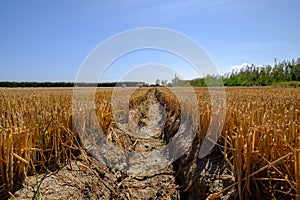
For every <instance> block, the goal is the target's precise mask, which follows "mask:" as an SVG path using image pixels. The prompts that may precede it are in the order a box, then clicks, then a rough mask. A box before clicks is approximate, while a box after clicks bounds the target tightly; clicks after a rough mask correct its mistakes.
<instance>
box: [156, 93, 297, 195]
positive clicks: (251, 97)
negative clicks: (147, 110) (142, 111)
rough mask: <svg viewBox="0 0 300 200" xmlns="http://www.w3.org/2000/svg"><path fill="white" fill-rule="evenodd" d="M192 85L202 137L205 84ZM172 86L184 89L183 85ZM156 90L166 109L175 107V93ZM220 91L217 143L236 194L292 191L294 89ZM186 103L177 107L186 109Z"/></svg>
mask: <svg viewBox="0 0 300 200" xmlns="http://www.w3.org/2000/svg"><path fill="white" fill-rule="evenodd" d="M194 89H195V93H196V94H197V96H198V101H199V102H198V104H199V108H200V125H199V131H198V132H199V134H200V137H199V138H202V139H203V138H204V136H205V134H206V132H207V129H208V126H209V124H210V122H211V120H212V119H211V116H212V114H211V112H212V108H211V103H210V97H209V92H208V90H207V88H194ZM177 90H178V91H177V92H178V93H182V95H183V96H184V95H185V89H184V88H177ZM159 92H160V94H161V96H162V97H161V98H162V99H163V101H164V102H166V104H167V105H168V107H169V109H170V110H173V112H177V113H179V112H180V109H179V105H178V102H176V97H175V96H174V95H173V94H171V93H170V91H169V90H167V89H163V88H162V89H159ZM226 95H227V106H226V110H227V112H226V118H225V123H224V127H223V131H222V137H221V139H220V140H219V146H221V147H222V150H223V152H224V153H223V155H224V159H225V160H226V161H227V162H228V163H229V165H230V166H231V168H232V169H231V170H232V171H233V172H234V175H235V178H236V181H237V182H236V184H234V185H233V186H235V185H237V189H238V193H239V197H240V198H242V199H250V198H251V197H255V196H256V197H259V196H260V195H268V196H269V197H270V196H273V197H274V198H275V196H276V197H280V196H283V197H295V196H296V194H297V191H300V190H297V187H298V189H300V188H299V187H300V184H299V183H300V182H299V181H300V178H299V173H300V171H299V170H300V168H299V165H300V162H299V161H300V153H299V147H300V139H299V136H300V128H299V127H300V89H299V88H298V89H272V88H248V89H247V88H227V89H226ZM214 98H218V97H217V96H216V97H214ZM187 102H188V101H187ZM190 107H193V105H184V106H183V109H186V110H185V111H184V112H187V113H189V115H192V114H193V109H189V108H190ZM217 110H218V108H217ZM222 192H223V191H222Z"/></svg>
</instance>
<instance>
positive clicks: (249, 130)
mask: <svg viewBox="0 0 300 200" xmlns="http://www.w3.org/2000/svg"><path fill="white" fill-rule="evenodd" d="M150 89H155V90H156V93H157V94H159V95H158V98H160V102H163V103H164V104H165V107H167V110H168V111H169V112H174V113H178V115H179V113H182V112H183V110H182V109H184V110H185V112H184V113H187V115H195V116H196V115H197V116H199V117H200V118H199V119H200V122H199V128H198V132H197V134H198V135H199V137H200V138H202V139H203V138H204V136H205V134H206V131H207V128H208V127H209V124H210V122H211V120H212V119H211V116H212V109H211V104H210V96H209V91H208V89H207V88H194V92H195V94H196V96H197V101H198V102H193V103H192V104H191V103H185V102H181V103H179V102H178V100H177V98H176V96H175V95H174V94H173V93H171V92H170V90H169V89H167V88H140V89H138V90H137V91H135V92H134V93H133V95H132V96H131V97H130V102H129V106H130V107H134V106H135V105H137V104H139V103H140V102H141V101H143V99H144V98H145V97H146V96H147V93H148V92H149V90H150ZM174 89H175V90H177V92H178V93H180V94H182V96H183V97H185V98H189V96H188V93H186V90H185V88H174ZM118 90H119V91H118V92H119V93H120V94H122V93H124V97H125V96H126V95H125V94H126V93H128V91H129V90H132V89H130V88H120V89H118ZM112 94H113V88H100V89H97V92H96V94H95V108H94V109H95V111H96V114H97V117H98V121H99V124H100V125H101V127H102V129H103V130H104V132H106V130H107V128H108V127H109V125H110V124H111V123H112V122H113V121H114V120H115V119H114V117H115V116H116V115H114V114H113V113H112V105H111V102H112V101H111V97H112ZM72 95H73V90H72V89H67V88H55V89H48V88H38V89H31V88H24V89H22V88H18V89H8V88H2V89H0V193H1V194H7V193H8V194H9V193H10V194H12V193H13V191H14V190H15V188H16V187H18V185H20V184H21V183H22V182H23V181H24V179H25V178H26V176H29V175H33V174H36V173H42V172H47V171H49V170H51V169H53V168H57V167H60V166H62V165H65V164H68V163H69V162H70V161H71V160H72V159H73V158H74V157H76V156H77V155H78V154H81V153H84V148H83V145H82V143H81V141H80V138H79V137H78V134H77V133H76V127H75V124H74V121H75V117H74V113H73V109H72ZM119 96H120V97H121V96H122V95H119ZM126 100H127V99H126ZM186 102H188V101H186ZM113 103H115V104H117V105H114V106H115V107H120V108H122V107H123V104H124V99H122V98H120V99H119V100H118V101H114V102H113ZM179 104H181V105H179ZM195 106H199V111H200V112H199V113H198V112H197V113H196V112H195V110H197V109H193V107H195ZM220 106H221V105H220ZM225 110H226V113H225V121H224V124H223V128H222V133H221V137H220V138H219V140H218V144H217V145H218V146H219V147H220V148H221V149H222V152H223V157H224V159H225V160H226V162H227V163H228V164H229V166H230V168H231V169H230V170H232V172H233V173H234V176H235V180H236V182H235V183H234V184H233V185H232V186H230V187H236V188H237V191H238V195H239V197H245V198H249V197H251V195H253V194H257V195H259V194H262V193H266V194H270V195H274V196H283V197H288V198H295V197H296V195H297V191H300V151H299V149H300V128H299V127H300V89H299V88H226V108H225ZM127 114H128V113H126V111H122V110H121V109H120V111H119V112H118V115H123V116H124V117H125V118H126V116H127ZM85 120H86V121H87V122H88V121H89V117H88V115H87V116H86V119H85ZM125 121H126V119H125ZM225 189H226V188H225ZM221 192H223V191H221Z"/></svg>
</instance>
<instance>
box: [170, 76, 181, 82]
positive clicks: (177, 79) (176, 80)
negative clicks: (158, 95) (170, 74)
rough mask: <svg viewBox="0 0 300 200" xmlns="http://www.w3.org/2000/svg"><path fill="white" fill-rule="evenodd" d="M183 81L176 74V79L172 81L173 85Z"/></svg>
mask: <svg viewBox="0 0 300 200" xmlns="http://www.w3.org/2000/svg"><path fill="white" fill-rule="evenodd" d="M180 81H181V80H180V79H179V77H178V76H177V74H175V78H174V79H172V83H173V84H175V83H178V82H180Z"/></svg>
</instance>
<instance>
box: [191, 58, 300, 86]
mask: <svg viewBox="0 0 300 200" xmlns="http://www.w3.org/2000/svg"><path fill="white" fill-rule="evenodd" d="M189 84H190V85H192V86H215V85H222V84H224V85H225V86H271V85H275V86H276V85H279V86H280V85H282V86H300V58H298V59H297V60H295V59H292V60H291V61H288V60H284V61H282V62H277V60H276V59H275V62H274V65H273V66H271V65H266V66H255V65H253V64H252V65H248V66H246V67H244V68H242V69H240V70H233V71H232V72H231V73H227V74H225V75H223V76H219V75H208V76H206V77H205V78H200V79H195V80H191V81H189Z"/></svg>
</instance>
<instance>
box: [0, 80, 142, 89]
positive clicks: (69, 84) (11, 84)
mask: <svg viewBox="0 0 300 200" xmlns="http://www.w3.org/2000/svg"><path fill="white" fill-rule="evenodd" d="M141 85H145V83H144V82H121V83H119V82H107V83H73V82H16V81H13V82H10V81H3V82H0V87H9V88H14V87H74V86H75V87H95V86H97V87H115V86H126V87H137V86H141Z"/></svg>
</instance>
